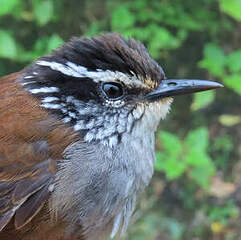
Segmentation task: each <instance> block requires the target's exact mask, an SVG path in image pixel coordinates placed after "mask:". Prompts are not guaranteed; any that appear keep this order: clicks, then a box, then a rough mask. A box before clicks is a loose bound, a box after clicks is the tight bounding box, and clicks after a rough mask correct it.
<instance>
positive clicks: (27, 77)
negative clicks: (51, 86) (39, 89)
mask: <svg viewBox="0 0 241 240" xmlns="http://www.w3.org/2000/svg"><path fill="white" fill-rule="evenodd" d="M30 78H34V76H25V77H24V79H30Z"/></svg>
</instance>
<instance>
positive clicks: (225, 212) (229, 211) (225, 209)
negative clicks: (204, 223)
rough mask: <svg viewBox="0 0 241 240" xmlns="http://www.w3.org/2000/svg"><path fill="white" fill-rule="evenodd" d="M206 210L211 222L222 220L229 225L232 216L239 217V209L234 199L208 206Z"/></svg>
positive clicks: (221, 221)
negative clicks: (220, 204) (218, 204)
mask: <svg viewBox="0 0 241 240" xmlns="http://www.w3.org/2000/svg"><path fill="white" fill-rule="evenodd" d="M205 211H206V213H207V215H208V220H209V221H210V222H220V223H222V224H223V225H227V223H228V220H229V219H230V218H234V219H235V218H237V217H238V209H237V207H236V206H235V204H234V203H233V201H232V200H230V201H227V203H226V204H223V205H222V206H206V207H205Z"/></svg>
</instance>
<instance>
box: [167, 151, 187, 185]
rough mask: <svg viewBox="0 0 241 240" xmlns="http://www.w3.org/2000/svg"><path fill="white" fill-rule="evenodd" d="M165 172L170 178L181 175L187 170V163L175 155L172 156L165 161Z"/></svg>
mask: <svg viewBox="0 0 241 240" xmlns="http://www.w3.org/2000/svg"><path fill="white" fill-rule="evenodd" d="M164 170H165V174H166V176H167V178H168V179H169V180H172V179H175V178H178V177H180V176H181V175H182V174H183V173H184V172H185V170H186V163H185V162H183V161H181V160H180V159H178V158H177V157H175V156H170V157H169V158H168V160H167V161H166V162H165V166H164Z"/></svg>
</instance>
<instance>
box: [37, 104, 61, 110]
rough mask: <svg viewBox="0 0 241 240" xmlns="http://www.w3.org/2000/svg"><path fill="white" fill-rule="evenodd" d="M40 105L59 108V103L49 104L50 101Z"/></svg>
mask: <svg viewBox="0 0 241 240" xmlns="http://www.w3.org/2000/svg"><path fill="white" fill-rule="evenodd" d="M41 107H44V108H48V109H60V108H61V105H59V104H51V103H44V104H41Z"/></svg>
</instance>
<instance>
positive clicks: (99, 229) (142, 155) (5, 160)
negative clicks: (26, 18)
mask: <svg viewBox="0 0 241 240" xmlns="http://www.w3.org/2000/svg"><path fill="white" fill-rule="evenodd" d="M220 87H222V85H221V84H220V83H217V82H214V81H208V80H198V79H167V78H166V76H165V73H164V71H163V69H162V67H161V66H160V65H159V64H158V63H157V62H156V61H155V60H153V59H152V58H151V57H150V55H149V53H148V50H147V49H146V48H145V46H144V45H143V44H142V43H141V42H139V41H137V40H134V39H133V38H131V37H129V38H125V37H123V36H122V35H120V34H118V33H105V34H102V35H99V36H94V37H89V38H88V37H73V38H71V40H69V41H68V42H66V43H65V44H63V45H62V46H61V47H59V48H58V49H56V50H54V51H53V52H52V53H51V54H49V55H46V56H43V57H40V58H38V59H36V60H35V61H34V62H33V63H32V64H31V65H29V66H27V67H25V68H24V69H23V70H21V71H19V72H16V73H12V74H10V75H7V76H3V77H2V78H1V79H0V239H1V240H8V239H11V240H20V239H21V240H33V239H34V240H42V239H44V240H99V239H109V237H111V238H115V237H119V236H124V235H125V232H126V230H127V226H128V225H129V223H130V220H131V216H132V214H133V212H134V210H135V206H136V203H137V200H138V198H139V196H140V195H141V194H142V192H143V191H144V189H145V188H146V186H147V185H148V184H149V182H150V180H151V177H152V174H153V171H154V163H155V146H154V145H155V132H156V130H157V127H158V125H159V122H160V120H161V119H164V118H165V117H166V115H167V113H168V112H169V110H170V106H171V103H172V100H173V96H175V95H182V94H188V93H193V92H199V91H205V90H211V89H215V88H220Z"/></svg>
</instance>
